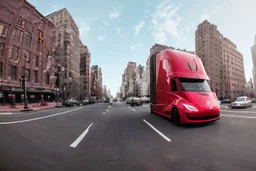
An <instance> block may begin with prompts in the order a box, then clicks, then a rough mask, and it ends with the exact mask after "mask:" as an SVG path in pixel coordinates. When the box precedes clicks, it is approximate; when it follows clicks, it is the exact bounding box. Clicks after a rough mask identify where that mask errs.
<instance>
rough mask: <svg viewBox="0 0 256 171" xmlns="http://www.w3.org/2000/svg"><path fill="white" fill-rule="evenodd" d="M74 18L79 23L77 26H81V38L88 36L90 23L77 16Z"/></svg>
mask: <svg viewBox="0 0 256 171" xmlns="http://www.w3.org/2000/svg"><path fill="white" fill-rule="evenodd" d="M74 20H75V22H76V24H77V27H78V28H79V33H80V36H81V38H85V37H86V36H87V33H88V32H89V31H90V26H89V24H88V23H86V22H85V21H83V20H81V19H79V18H76V17H74Z"/></svg>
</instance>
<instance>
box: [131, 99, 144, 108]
mask: <svg viewBox="0 0 256 171" xmlns="http://www.w3.org/2000/svg"><path fill="white" fill-rule="evenodd" d="M131 106H142V101H141V99H140V98H138V97H133V98H132V99H131Z"/></svg>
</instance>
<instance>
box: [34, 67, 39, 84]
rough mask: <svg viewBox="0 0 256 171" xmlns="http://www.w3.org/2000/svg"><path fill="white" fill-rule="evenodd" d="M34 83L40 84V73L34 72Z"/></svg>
mask: <svg viewBox="0 0 256 171" xmlns="http://www.w3.org/2000/svg"><path fill="white" fill-rule="evenodd" d="M34 81H35V83H38V71H36V70H34Z"/></svg>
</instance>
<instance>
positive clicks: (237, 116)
mask: <svg viewBox="0 0 256 171" xmlns="http://www.w3.org/2000/svg"><path fill="white" fill-rule="evenodd" d="M220 115H221V116H226V117H234V118H246V119H256V116H240V115H225V114H220Z"/></svg>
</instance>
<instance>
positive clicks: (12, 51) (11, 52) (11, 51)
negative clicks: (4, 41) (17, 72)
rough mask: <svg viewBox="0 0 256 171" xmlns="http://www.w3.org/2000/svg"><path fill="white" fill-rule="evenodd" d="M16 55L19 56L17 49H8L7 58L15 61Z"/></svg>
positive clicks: (15, 47)
mask: <svg viewBox="0 0 256 171" xmlns="http://www.w3.org/2000/svg"><path fill="white" fill-rule="evenodd" d="M18 55H19V47H17V46H12V48H11V49H10V54H9V58H10V59H13V60H17V59H18Z"/></svg>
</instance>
